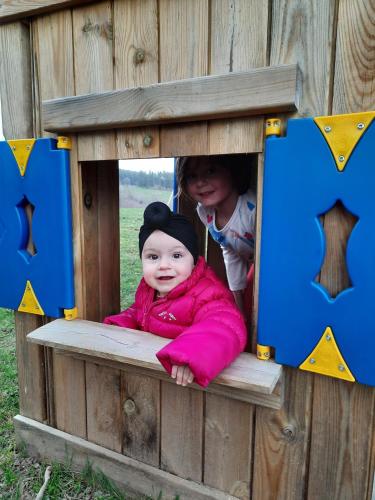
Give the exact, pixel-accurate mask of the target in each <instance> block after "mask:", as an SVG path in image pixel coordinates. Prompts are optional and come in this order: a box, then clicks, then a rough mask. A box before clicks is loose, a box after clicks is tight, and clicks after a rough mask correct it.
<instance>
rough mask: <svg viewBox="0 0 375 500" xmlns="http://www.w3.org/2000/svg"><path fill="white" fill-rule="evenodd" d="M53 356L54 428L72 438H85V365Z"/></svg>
mask: <svg viewBox="0 0 375 500" xmlns="http://www.w3.org/2000/svg"><path fill="white" fill-rule="evenodd" d="M53 354H54V355H53V378H54V387H55V412H56V426H57V428H58V429H60V430H62V431H65V432H70V433H71V434H73V435H74V436H79V437H82V438H86V382H85V377H84V374H85V363H84V362H83V361H81V360H77V359H73V358H72V359H70V360H68V359H65V358H66V357H65V356H61V355H60V354H59V353H56V352H55V351H54V353H53Z"/></svg>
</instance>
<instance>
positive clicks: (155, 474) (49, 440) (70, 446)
mask: <svg viewBox="0 0 375 500" xmlns="http://www.w3.org/2000/svg"><path fill="white" fill-rule="evenodd" d="M14 426H15V430H16V439H17V443H18V444H19V445H21V444H23V445H25V444H26V450H27V452H28V453H29V454H30V455H32V456H35V457H38V458H39V459H43V461H46V462H51V461H52V462H59V463H63V464H66V457H67V456H68V457H69V458H70V459H71V466H72V468H73V470H78V471H82V470H83V469H84V468H85V467H87V460H88V458H89V460H90V463H91V465H92V467H93V468H94V470H97V469H99V470H101V471H102V472H103V473H104V474H105V475H106V476H107V477H108V478H109V479H111V480H112V481H113V482H114V483H115V484H117V485H118V486H119V487H120V488H121V490H122V491H123V492H124V493H125V494H127V495H129V494H132V496H133V495H136V496H135V497H134V498H140V495H141V496H142V497H143V496H147V497H149V498H157V497H158V495H159V494H160V492H162V493H163V498H165V499H167V500H172V499H173V500H175V499H176V497H180V498H183V499H187V500H235V497H233V496H232V495H228V494H227V493H222V492H220V491H218V490H215V489H214V488H210V487H208V486H204V485H201V484H197V483H195V482H194V481H186V480H184V479H181V478H179V477H177V476H175V475H173V474H168V473H167V472H164V471H162V470H160V469H157V468H156V467H151V466H150V465H147V464H143V463H142V462H139V461H138V460H134V459H132V458H129V457H125V456H124V455H121V454H120V453H116V452H114V451H111V450H107V449H106V448H103V447H102V446H98V445H96V444H94V443H90V442H89V441H85V440H84V439H80V438H78V437H75V436H72V435H71V434H68V433H66V432H61V431H58V430H56V429H53V428H52V427H48V426H47V425H43V424H40V423H38V422H36V421H35V420H32V419H30V418H26V417H22V416H21V415H17V416H16V417H15V418H14Z"/></svg>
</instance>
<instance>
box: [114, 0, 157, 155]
mask: <svg viewBox="0 0 375 500" xmlns="http://www.w3.org/2000/svg"><path fill="white" fill-rule="evenodd" d="M157 7H158V6H157V1H156V0H142V1H141V2H114V5H113V8H114V11H113V23H114V30H113V31H114V51H115V53H114V57H115V62H116V63H115V67H114V70H115V88H116V89H121V88H129V87H138V86H144V85H150V84H152V83H157V82H158V76H159V67H158V58H159V54H158V8H157ZM117 27H118V29H117ZM147 138H150V139H151V144H149V143H148V141H147ZM117 148H118V157H119V158H122V159H125V158H151V157H155V156H159V128H158V127H144V128H138V129H136V130H131V129H127V130H118V131H117Z"/></svg>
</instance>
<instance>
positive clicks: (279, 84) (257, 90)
mask: <svg viewBox="0 0 375 500" xmlns="http://www.w3.org/2000/svg"><path fill="white" fill-rule="evenodd" d="M298 75H299V71H298V67H297V65H295V64H290V65H284V66H273V67H266V68H256V69H253V70H251V71H244V72H238V73H228V74H226V75H215V76H204V77H197V78H189V79H186V80H178V81H173V82H166V83H158V84H155V85H149V86H146V87H137V88H129V89H124V90H115V91H110V92H101V93H93V94H87V95H81V96H72V97H63V98H60V99H53V100H48V101H43V105H42V113H43V123H44V129H45V130H48V131H51V132H55V131H58V132H69V133H71V132H74V131H77V132H78V131H88V130H99V129H111V128H121V127H138V126H144V125H150V124H152V125H155V124H158V123H176V122H189V121H196V120H206V119H214V118H228V117H234V116H245V115H258V114H264V113H267V114H269V113H278V112H281V111H295V110H296V109H297V107H298V87H299V76H298Z"/></svg>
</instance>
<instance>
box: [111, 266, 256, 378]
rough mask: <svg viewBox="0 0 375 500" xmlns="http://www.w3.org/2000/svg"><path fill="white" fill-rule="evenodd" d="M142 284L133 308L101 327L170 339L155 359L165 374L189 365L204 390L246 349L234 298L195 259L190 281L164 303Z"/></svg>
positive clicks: (164, 300) (242, 328)
mask: <svg viewBox="0 0 375 500" xmlns="http://www.w3.org/2000/svg"><path fill="white" fill-rule="evenodd" d="M154 294H155V290H154V289H153V288H151V287H150V286H148V285H147V283H146V282H145V281H144V279H143V278H142V280H141V282H140V284H139V286H138V289H137V292H136V294H135V302H134V304H133V305H132V306H131V307H129V309H126V310H125V311H123V312H122V313H120V314H117V315H115V316H108V317H107V318H105V320H104V323H107V324H110V325H117V326H123V327H125V328H133V329H136V330H142V331H147V332H151V333H155V334H156V335H160V336H161V337H166V338H169V339H174V340H173V341H172V342H170V343H169V344H168V345H166V346H165V347H163V349H161V350H160V351H159V352H158V353H157V354H156V356H157V358H158V359H159V361H160V363H161V364H162V365H163V366H164V368H165V369H166V370H167V372H168V373H169V374H171V370H172V365H189V367H190V369H191V371H192V372H193V374H194V377H195V382H197V383H198V384H199V385H201V386H203V387H206V386H207V385H208V384H209V383H210V382H211V381H212V380H213V379H214V378H215V377H216V376H217V375H218V374H219V373H220V372H221V371H222V370H223V369H224V368H225V367H226V366H228V365H229V364H230V363H231V362H232V361H233V360H234V359H235V358H236V357H237V356H238V355H239V354H240V352H242V351H243V350H244V348H245V344H246V335H247V333H246V327H245V323H244V320H243V318H242V316H241V313H240V312H239V310H238V309H237V306H236V305H235V303H234V299H233V296H232V293H231V292H230V291H229V290H227V288H225V286H224V284H223V283H222V282H221V281H220V280H219V278H218V277H217V276H216V275H215V273H214V272H213V270H212V269H211V268H210V267H209V266H208V265H207V264H206V262H205V260H204V259H203V257H199V260H198V262H197V264H196V266H195V267H194V269H193V272H192V273H191V275H190V276H189V278H188V279H186V280H185V281H183V282H182V283H180V284H179V285H178V286H176V288H174V289H173V290H171V291H170V292H169V293H168V295H166V296H165V297H163V298H160V299H157V300H154Z"/></svg>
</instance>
